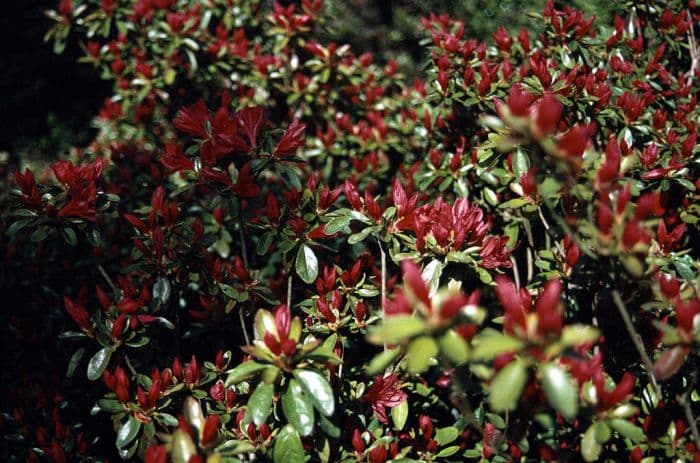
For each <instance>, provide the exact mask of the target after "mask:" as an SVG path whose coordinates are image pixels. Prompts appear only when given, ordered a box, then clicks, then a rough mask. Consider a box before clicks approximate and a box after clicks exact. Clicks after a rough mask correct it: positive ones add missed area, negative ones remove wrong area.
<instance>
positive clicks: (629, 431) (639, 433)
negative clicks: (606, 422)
mask: <svg viewBox="0 0 700 463" xmlns="http://www.w3.org/2000/svg"><path fill="white" fill-rule="evenodd" d="M610 426H612V428H613V429H614V430H615V431H617V432H618V433H620V435H621V436H624V437H626V438H628V439H629V440H631V441H632V442H634V443H637V442H641V441H643V440H644V431H643V430H642V428H640V427H639V426H635V425H633V424H632V423H630V422H629V421H627V420H622V419H620V418H615V419H613V420H612V421H610Z"/></svg>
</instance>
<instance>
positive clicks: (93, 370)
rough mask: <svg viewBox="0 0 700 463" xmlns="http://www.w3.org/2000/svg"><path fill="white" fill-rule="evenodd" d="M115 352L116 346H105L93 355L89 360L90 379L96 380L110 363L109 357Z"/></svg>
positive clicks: (88, 371)
mask: <svg viewBox="0 0 700 463" xmlns="http://www.w3.org/2000/svg"><path fill="white" fill-rule="evenodd" d="M113 353H114V346H107V347H103V348H102V349H100V350H98V351H97V352H96V353H95V355H93V356H92V358H91V359H90V362H88V368H87V377H88V379H89V380H90V381H95V380H96V379H98V378H99V377H100V376H102V372H103V371H104V370H105V368H107V365H109V359H110V358H112V354H113Z"/></svg>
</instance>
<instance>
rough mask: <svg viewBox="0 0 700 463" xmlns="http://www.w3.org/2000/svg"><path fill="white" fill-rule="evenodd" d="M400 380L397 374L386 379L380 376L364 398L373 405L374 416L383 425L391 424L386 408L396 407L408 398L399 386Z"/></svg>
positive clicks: (376, 377) (375, 378)
mask: <svg viewBox="0 0 700 463" xmlns="http://www.w3.org/2000/svg"><path fill="white" fill-rule="evenodd" d="M398 379H399V378H398V376H397V375H396V373H392V374H390V375H388V376H384V377H382V376H379V375H377V376H375V377H374V382H373V383H372V387H371V388H370V389H369V390H368V391H367V392H366V393H365V395H364V397H363V398H362V399H363V400H364V401H365V402H369V403H370V404H372V410H374V415H375V416H376V417H377V419H378V420H379V421H380V422H381V423H384V424H388V423H389V420H388V418H387V416H386V409H385V407H396V406H397V405H400V404H401V403H403V401H404V400H406V399H407V397H408V395H407V394H406V393H405V392H404V391H402V390H401V388H400V387H399V386H398V385H397V382H398Z"/></svg>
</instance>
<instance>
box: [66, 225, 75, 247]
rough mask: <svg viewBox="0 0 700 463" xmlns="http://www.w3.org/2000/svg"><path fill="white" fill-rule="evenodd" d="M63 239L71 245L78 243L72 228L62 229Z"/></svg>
mask: <svg viewBox="0 0 700 463" xmlns="http://www.w3.org/2000/svg"><path fill="white" fill-rule="evenodd" d="M63 239H64V240H65V241H66V243H68V244H69V245H71V246H75V245H76V244H78V237H77V236H76V235H75V230H73V229H72V228H68V227H66V228H64V229H63Z"/></svg>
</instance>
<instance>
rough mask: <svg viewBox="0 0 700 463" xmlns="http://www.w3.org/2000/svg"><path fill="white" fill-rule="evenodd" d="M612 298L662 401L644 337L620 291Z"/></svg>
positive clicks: (615, 291)
mask: <svg viewBox="0 0 700 463" xmlns="http://www.w3.org/2000/svg"><path fill="white" fill-rule="evenodd" d="M612 298H613V301H614V302H615V306H616V307H617V311H618V312H619V313H620V317H622V321H623V322H624V323H625V328H627V333H628V334H629V335H630V338H632V343H633V344H634V347H635V348H636V349H637V352H638V353H639V357H640V358H641V359H642V364H644V368H646V370H647V375H648V376H649V381H651V385H652V387H653V388H654V392H655V393H656V397H657V400H661V397H662V393H661V388H660V387H659V383H658V382H657V381H656V376H654V364H653V363H652V361H651V359H650V358H649V354H647V351H646V349H645V348H644V343H643V342H642V337H641V335H640V334H639V333H638V332H637V330H636V329H635V328H634V324H633V323H632V319H631V318H630V314H629V312H628V311H627V308H626V307H625V303H624V302H623V301H622V296H620V292H619V291H618V290H616V289H615V290H613V292H612Z"/></svg>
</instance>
